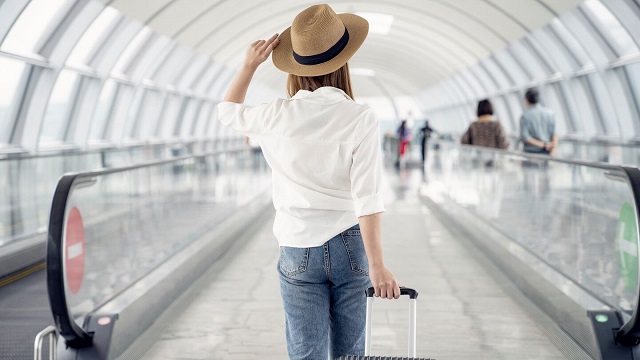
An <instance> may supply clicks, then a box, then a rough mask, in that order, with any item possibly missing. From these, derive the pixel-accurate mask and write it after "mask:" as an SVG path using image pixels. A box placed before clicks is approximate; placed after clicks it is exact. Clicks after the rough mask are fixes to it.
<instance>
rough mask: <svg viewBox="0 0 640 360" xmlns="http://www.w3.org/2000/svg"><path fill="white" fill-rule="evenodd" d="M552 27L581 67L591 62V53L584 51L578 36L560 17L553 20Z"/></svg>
mask: <svg viewBox="0 0 640 360" xmlns="http://www.w3.org/2000/svg"><path fill="white" fill-rule="evenodd" d="M549 25H550V29H551V30H552V31H553V33H554V34H555V35H556V37H557V38H558V39H559V40H560V41H562V43H563V44H564V47H565V48H566V49H567V50H568V51H569V54H571V56H572V58H573V60H574V61H575V62H576V63H577V64H578V65H579V66H580V67H581V66H584V65H587V64H590V63H591V59H590V58H589V55H587V53H586V52H585V51H584V47H583V46H582V45H581V44H580V42H578V40H577V39H576V37H575V36H574V35H573V34H572V33H571V31H569V29H567V27H566V26H565V25H564V24H563V23H562V22H561V21H560V20H558V18H555V19H553V20H551V23H550V24H549Z"/></svg>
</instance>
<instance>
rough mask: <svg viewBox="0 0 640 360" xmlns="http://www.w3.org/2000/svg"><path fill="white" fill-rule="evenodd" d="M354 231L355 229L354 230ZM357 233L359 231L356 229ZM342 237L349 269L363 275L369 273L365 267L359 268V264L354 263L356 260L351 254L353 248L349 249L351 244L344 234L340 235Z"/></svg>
mask: <svg viewBox="0 0 640 360" xmlns="http://www.w3.org/2000/svg"><path fill="white" fill-rule="evenodd" d="M354 231H356V230H354ZM357 232H358V235H360V231H359V230H357ZM341 237H342V243H344V247H345V248H346V249H347V255H348V256H349V263H350V265H351V271H354V272H357V273H361V274H365V275H369V272H368V271H367V270H365V269H361V268H360V266H358V264H357V263H356V261H355V260H354V256H353V250H352V249H351V244H350V242H349V240H347V239H345V237H344V235H342V236H341Z"/></svg>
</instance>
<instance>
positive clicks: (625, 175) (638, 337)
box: [433, 140, 640, 346]
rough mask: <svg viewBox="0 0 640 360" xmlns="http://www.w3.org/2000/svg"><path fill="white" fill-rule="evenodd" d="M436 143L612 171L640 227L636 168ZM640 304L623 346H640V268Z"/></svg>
mask: <svg viewBox="0 0 640 360" xmlns="http://www.w3.org/2000/svg"><path fill="white" fill-rule="evenodd" d="M433 142H434V143H446V144H447V145H454V146H459V147H461V148H468V149H473V150H479V151H483V152H491V153H495V154H502V155H504V154H507V155H512V156H515V157H520V158H522V159H523V160H536V161H548V162H556V163H563V164H570V165H576V166H585V167H591V168H598V169H602V170H606V171H608V173H607V174H606V175H607V177H610V178H613V179H614V180H616V181H620V182H624V183H626V184H627V185H628V186H629V189H630V190H631V193H632V195H633V210H634V214H635V221H636V224H640V212H639V210H638V209H639V208H640V170H639V169H638V168H635V167H630V166H621V165H609V164H605V163H596V162H586V161H580V160H572V159H562V158H555V157H550V156H547V155H542V154H540V155H538V154H531V153H524V152H519V151H511V150H501V149H495V148H489V147H482V146H473V145H464V144H457V143H455V142H446V141H438V140H435V141H433ZM636 246H637V249H640V227H639V226H636ZM635 293H636V299H637V300H636V302H635V305H634V307H633V309H632V313H631V317H630V318H629V320H628V321H627V322H626V323H624V324H623V325H622V326H621V327H620V329H617V331H615V339H616V341H617V342H618V343H619V344H622V345H625V346H635V345H640V267H639V269H638V276H637V280H636V291H635Z"/></svg>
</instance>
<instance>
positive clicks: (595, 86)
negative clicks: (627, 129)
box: [587, 73, 620, 136]
mask: <svg viewBox="0 0 640 360" xmlns="http://www.w3.org/2000/svg"><path fill="white" fill-rule="evenodd" d="M587 79H588V81H589V85H590V87H591V92H592V95H593V102H594V104H595V105H596V107H597V108H598V112H597V115H598V117H599V118H600V122H601V126H602V127H603V128H604V132H605V134H607V135H609V136H620V125H619V124H618V119H617V116H616V110H615V109H614V108H613V104H612V102H611V99H610V97H609V92H608V91H607V87H606V86H605V84H604V81H603V80H602V77H601V76H600V73H594V74H589V75H587Z"/></svg>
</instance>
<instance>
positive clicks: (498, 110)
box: [491, 97, 513, 134]
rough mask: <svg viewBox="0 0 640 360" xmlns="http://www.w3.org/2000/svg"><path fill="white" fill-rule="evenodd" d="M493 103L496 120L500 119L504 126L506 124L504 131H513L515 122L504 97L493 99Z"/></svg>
mask: <svg viewBox="0 0 640 360" xmlns="http://www.w3.org/2000/svg"><path fill="white" fill-rule="evenodd" d="M491 103H492V104H493V116H494V118H495V119H496V120H498V121H499V122H500V123H501V124H502V126H504V131H505V132H506V133H507V134H509V133H511V132H512V131H513V123H512V119H511V115H510V114H509V110H507V107H506V105H505V103H504V100H503V98H502V97H496V98H493V99H491Z"/></svg>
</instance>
